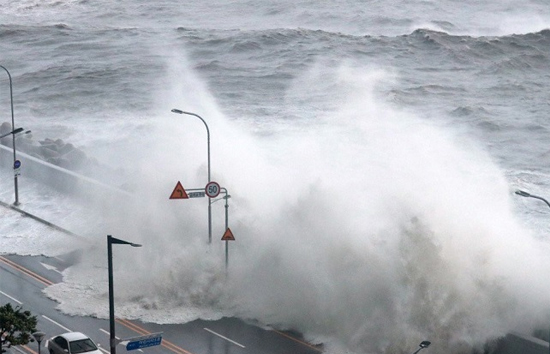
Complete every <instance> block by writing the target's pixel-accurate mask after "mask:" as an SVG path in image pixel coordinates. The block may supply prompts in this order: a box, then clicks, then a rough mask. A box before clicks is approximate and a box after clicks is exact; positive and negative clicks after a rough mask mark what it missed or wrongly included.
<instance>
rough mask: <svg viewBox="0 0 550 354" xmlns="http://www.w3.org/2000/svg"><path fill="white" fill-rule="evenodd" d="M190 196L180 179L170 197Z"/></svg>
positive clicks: (183, 197) (185, 197)
mask: <svg viewBox="0 0 550 354" xmlns="http://www.w3.org/2000/svg"><path fill="white" fill-rule="evenodd" d="M188 198H189V196H188V195H187V193H186V192H185V189H183V186H182V185H181V183H180V181H178V184H176V188H174V191H173V192H172V194H171V195H170V199H188Z"/></svg>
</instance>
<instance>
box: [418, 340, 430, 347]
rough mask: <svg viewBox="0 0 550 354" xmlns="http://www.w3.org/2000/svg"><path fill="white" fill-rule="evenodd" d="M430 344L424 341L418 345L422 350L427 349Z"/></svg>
mask: <svg viewBox="0 0 550 354" xmlns="http://www.w3.org/2000/svg"><path fill="white" fill-rule="evenodd" d="M430 344H432V342H430V341H428V340H424V341H422V342H421V343H420V348H422V349H424V348H428V347H429V346H430Z"/></svg>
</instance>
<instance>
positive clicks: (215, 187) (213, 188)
mask: <svg viewBox="0 0 550 354" xmlns="http://www.w3.org/2000/svg"><path fill="white" fill-rule="evenodd" d="M204 191H205V192H206V195H207V196H209V197H210V198H216V197H217V196H218V195H219V194H220V191H221V188H220V185H219V184H218V183H217V182H208V184H207V185H206V187H204Z"/></svg>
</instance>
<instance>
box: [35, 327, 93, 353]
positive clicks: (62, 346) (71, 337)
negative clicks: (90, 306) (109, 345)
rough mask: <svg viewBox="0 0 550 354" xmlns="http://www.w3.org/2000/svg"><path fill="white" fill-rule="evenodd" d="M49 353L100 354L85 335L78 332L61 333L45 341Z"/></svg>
mask: <svg viewBox="0 0 550 354" xmlns="http://www.w3.org/2000/svg"><path fill="white" fill-rule="evenodd" d="M45 346H46V348H48V350H49V352H50V354H79V353H87V354H102V353H101V351H100V350H99V349H98V348H97V345H96V344H95V343H94V341H93V340H91V339H90V337H88V336H87V335H85V334H83V333H80V332H68V333H63V334H60V335H58V336H55V337H53V338H51V339H49V340H48V341H47V342H46V345H45Z"/></svg>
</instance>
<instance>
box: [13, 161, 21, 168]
mask: <svg viewBox="0 0 550 354" xmlns="http://www.w3.org/2000/svg"><path fill="white" fill-rule="evenodd" d="M19 167H21V161H19V160H15V161H13V169H14V170H16V169H18V168H19Z"/></svg>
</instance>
